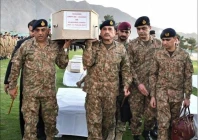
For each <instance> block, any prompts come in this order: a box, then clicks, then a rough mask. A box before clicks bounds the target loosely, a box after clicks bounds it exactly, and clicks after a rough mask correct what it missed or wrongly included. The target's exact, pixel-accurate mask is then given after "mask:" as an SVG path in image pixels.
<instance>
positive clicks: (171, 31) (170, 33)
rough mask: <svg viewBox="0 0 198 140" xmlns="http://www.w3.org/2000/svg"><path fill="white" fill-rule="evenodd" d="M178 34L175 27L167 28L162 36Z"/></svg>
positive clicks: (167, 36)
mask: <svg viewBox="0 0 198 140" xmlns="http://www.w3.org/2000/svg"><path fill="white" fill-rule="evenodd" d="M175 36H176V32H175V30H174V29H172V28H166V29H164V30H163V31H162V33H161V35H160V38H161V39H162V38H169V37H175Z"/></svg>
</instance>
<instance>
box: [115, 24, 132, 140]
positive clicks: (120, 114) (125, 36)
mask: <svg viewBox="0 0 198 140" xmlns="http://www.w3.org/2000/svg"><path fill="white" fill-rule="evenodd" d="M130 34H131V24H130V23H128V22H122V23H120V24H119V25H118V27H117V35H118V39H117V41H118V42H120V43H121V44H123V45H124V47H125V48H126V50H127V49H128V44H129V36H130ZM119 86H120V87H119V95H118V97H117V102H116V103H117V104H116V105H117V108H116V137H115V140H122V136H123V133H124V132H125V131H126V122H128V121H129V122H130V119H131V111H130V106H129V104H128V98H125V99H124V85H122V75H121V73H120V85H119ZM123 101H124V102H123Z"/></svg>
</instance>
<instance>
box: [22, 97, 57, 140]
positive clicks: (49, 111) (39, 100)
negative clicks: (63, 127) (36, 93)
mask: <svg viewBox="0 0 198 140" xmlns="http://www.w3.org/2000/svg"><path fill="white" fill-rule="evenodd" d="M40 106H41V114H42V118H43V121H44V126H45V134H46V138H47V140H53V139H54V136H55V135H56V134H57V133H58V130H57V129H56V117H57V112H58V105H57V100H56V97H28V96H25V97H23V100H22V109H21V110H22V113H23V117H24V121H25V127H24V128H25V130H24V137H23V140H37V127H36V126H37V123H38V119H39V115H38V114H39V107H40Z"/></svg>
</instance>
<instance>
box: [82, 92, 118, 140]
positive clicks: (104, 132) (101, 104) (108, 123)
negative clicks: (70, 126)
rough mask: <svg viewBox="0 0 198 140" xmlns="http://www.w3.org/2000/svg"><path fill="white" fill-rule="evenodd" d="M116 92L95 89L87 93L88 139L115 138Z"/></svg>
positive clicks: (109, 139) (108, 139) (107, 139)
mask: <svg viewBox="0 0 198 140" xmlns="http://www.w3.org/2000/svg"><path fill="white" fill-rule="evenodd" d="M115 94H116V93H111V92H108V91H105V90H100V91H99V90H95V91H93V92H90V93H87V96H86V102H85V108H86V118H87V128H88V138H87V140H114V138H115V112H116V95H115Z"/></svg>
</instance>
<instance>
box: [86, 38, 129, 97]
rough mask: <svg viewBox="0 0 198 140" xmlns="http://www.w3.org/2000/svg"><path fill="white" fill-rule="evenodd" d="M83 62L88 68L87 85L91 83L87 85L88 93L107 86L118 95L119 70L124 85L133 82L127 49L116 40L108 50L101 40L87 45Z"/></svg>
mask: <svg viewBox="0 0 198 140" xmlns="http://www.w3.org/2000/svg"><path fill="white" fill-rule="evenodd" d="M83 64H84V65H85V66H86V68H87V70H88V71H87V77H86V80H85V85H86V84H88V85H89V86H86V87H87V88H86V92H87V93H89V92H91V91H93V90H95V89H98V90H100V89H101V88H103V87H107V89H109V88H110V89H111V91H112V92H113V93H116V95H118V93H119V92H118V89H119V72H121V75H122V78H123V85H125V86H127V87H129V85H130V84H131V80H132V79H131V78H130V77H131V75H130V66H129V65H130V63H129V59H128V55H127V52H126V49H125V47H124V46H123V45H122V44H121V43H118V42H116V41H114V42H113V44H112V46H110V48H109V49H108V50H107V49H106V47H105V46H104V44H103V43H102V42H101V41H99V42H95V43H93V44H92V43H91V44H88V45H86V48H85V50H84V52H83Z"/></svg>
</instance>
